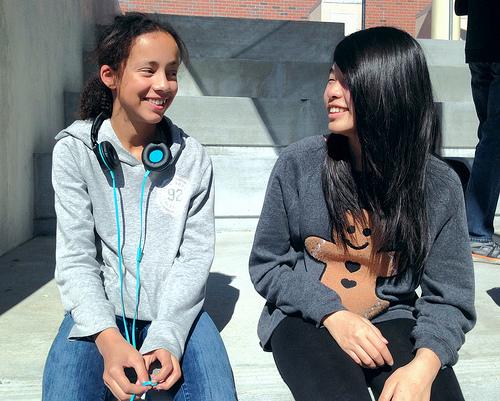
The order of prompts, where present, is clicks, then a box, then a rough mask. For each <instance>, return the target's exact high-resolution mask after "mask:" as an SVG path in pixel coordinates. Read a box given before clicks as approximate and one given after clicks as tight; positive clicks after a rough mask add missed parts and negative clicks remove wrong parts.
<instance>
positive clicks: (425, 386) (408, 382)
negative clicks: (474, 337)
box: [378, 348, 441, 401]
mask: <svg viewBox="0 0 500 401" xmlns="http://www.w3.org/2000/svg"><path fill="white" fill-rule="evenodd" d="M440 368H441V362H440V361H439V358H438V357H437V355H436V354H435V353H434V352H433V351H431V350H430V349H425V348H422V349H419V350H418V351H417V355H416V356H415V358H414V359H413V360H412V361H411V362H410V363H409V364H407V365H405V366H403V367H401V368H399V369H397V370H396V371H395V372H394V373H393V374H392V375H390V376H389V378H388V379H387V380H386V381H385V384H384V388H383V390H382V393H381V394H380V397H379V399H378V401H430V399H431V387H432V383H433V382H434V379H435V378H436V376H437V374H438V372H439V369H440Z"/></svg>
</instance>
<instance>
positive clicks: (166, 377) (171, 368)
mask: <svg viewBox="0 0 500 401" xmlns="http://www.w3.org/2000/svg"><path fill="white" fill-rule="evenodd" d="M155 361H158V362H160V364H161V369H160V372H159V373H157V374H156V375H153V377H152V378H151V380H152V381H155V382H157V383H158V385H157V386H155V389H158V390H168V389H170V387H172V386H173V385H174V384H175V383H176V382H177V380H179V379H180V377H181V366H180V364H179V361H178V360H177V358H176V357H175V356H173V355H172V354H171V353H170V352H169V351H167V350H166V349H163V348H160V349H157V350H154V351H151V352H149V353H147V354H145V355H144V362H145V364H146V369H147V370H148V371H149V367H150V366H151V364H152V363H153V362H155Z"/></svg>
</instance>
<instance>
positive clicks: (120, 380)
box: [109, 368, 148, 398]
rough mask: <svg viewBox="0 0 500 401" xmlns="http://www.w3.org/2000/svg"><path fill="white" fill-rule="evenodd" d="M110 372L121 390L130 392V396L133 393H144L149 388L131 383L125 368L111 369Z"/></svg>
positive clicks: (126, 392)
mask: <svg viewBox="0 0 500 401" xmlns="http://www.w3.org/2000/svg"><path fill="white" fill-rule="evenodd" d="M109 373H110V376H111V379H112V380H114V382H115V383H116V384H117V385H118V386H119V388H120V390H121V391H122V392H123V393H125V394H129V398H130V395H132V394H142V393H144V391H146V390H147V389H148V388H147V387H144V386H141V385H138V384H134V383H130V380H129V379H128V377H127V376H126V375H125V373H124V371H123V368H121V369H120V368H115V369H113V370H111V369H110V372H109Z"/></svg>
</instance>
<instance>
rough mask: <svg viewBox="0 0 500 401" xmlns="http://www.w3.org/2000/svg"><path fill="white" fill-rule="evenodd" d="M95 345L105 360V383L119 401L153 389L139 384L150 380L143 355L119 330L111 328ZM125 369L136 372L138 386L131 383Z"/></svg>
mask: <svg viewBox="0 0 500 401" xmlns="http://www.w3.org/2000/svg"><path fill="white" fill-rule="evenodd" d="M95 343H96V345H97V348H98V349H99V352H100V353H101V355H102V357H103V359H104V374H103V379H104V383H105V384H106V386H107V387H108V388H109V389H110V390H111V392H112V393H113V395H114V396H115V397H116V398H118V400H120V401H128V400H130V398H131V396H132V394H136V395H142V394H143V393H144V392H146V391H147V390H149V389H150V388H151V387H145V386H141V385H140V384H139V383H142V382H145V381H148V380H149V376H148V372H147V370H146V366H145V364H144V360H143V358H142V355H141V354H140V353H139V352H138V351H137V350H136V349H134V347H132V346H131V345H130V344H129V343H128V342H127V341H126V340H125V339H124V338H123V336H122V335H121V334H120V332H119V331H118V329H116V328H109V329H106V330H103V331H101V332H100V333H99V334H98V335H97V337H96V340H95ZM125 368H133V369H134V370H135V372H136V374H137V383H136V384H133V383H130V380H129V379H128V378H127V376H126V375H125V372H124V369H125Z"/></svg>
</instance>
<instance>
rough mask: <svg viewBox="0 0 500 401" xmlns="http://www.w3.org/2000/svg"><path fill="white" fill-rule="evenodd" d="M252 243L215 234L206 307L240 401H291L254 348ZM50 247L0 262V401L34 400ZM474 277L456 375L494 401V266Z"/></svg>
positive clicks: (45, 329) (45, 333) (498, 356)
mask: <svg viewBox="0 0 500 401" xmlns="http://www.w3.org/2000/svg"><path fill="white" fill-rule="evenodd" d="M252 240H253V232H252V231H239V232H238V231H237V232H234V231H231V232H221V233H218V235H217V244H216V256H215V261H214V265H213V267H212V271H211V274H210V278H209V281H208V287H207V300H206V305H205V308H206V309H207V310H208V312H209V313H210V314H211V315H212V317H213V319H214V321H215V323H216V325H217V327H218V328H219V330H221V334H222V337H223V339H224V342H225V344H226V348H227V350H228V353H229V358H230V360H231V364H232V367H233V371H234V375H235V380H236V386H237V390H238V397H239V400H240V401H293V398H292V396H291V395H290V393H289V391H288V389H287V387H286V386H285V385H284V384H283V382H282V380H281V378H280V377H279V374H278V373H277V371H276V368H275V365H274V362H273V359H272V355H271V354H270V353H266V352H263V351H262V350H261V348H260V347H259V345H258V340H257V335H256V327H257V321H258V318H259V314H260V311H261V308H262V305H263V299H262V298H261V297H260V296H259V295H258V294H257V293H256V292H255V290H254V289H253V286H252V284H251V282H250V279H249V276H248V267H247V263H248V256H249V253H250V248H251V245H252ZM54 249H55V239H54V237H36V238H34V239H32V240H30V241H28V242H26V243H25V244H23V245H21V246H19V247H18V248H16V249H14V250H12V251H10V252H8V253H7V254H5V255H3V256H0V294H1V297H0V400H8V401H18V400H22V401H39V400H40V398H41V397H40V392H41V377H42V372H43V366H44V363H45V358H46V356H47V352H48V350H49V348H50V345H51V343H52V340H53V338H54V336H55V334H56V332H57V329H58V327H59V324H60V322H61V319H62V317H63V309H62V306H61V303H60V299H59V293H58V290H57V287H56V285H55V283H54V280H53V270H54ZM475 274H476V307H477V312H478V322H477V324H476V327H475V328H474V329H473V330H472V331H471V332H470V333H469V334H468V335H467V336H466V342H465V344H464V346H463V347H462V349H461V351H460V359H459V362H458V363H457V365H456V366H455V371H456V374H457V376H458V379H459V382H460V384H461V387H462V391H463V393H464V396H465V400H466V401H498V400H499V399H500V380H499V378H500V362H499V361H500V313H499V312H500V266H499V265H488V264H483V263H475ZM156 399H157V398H155V400H156ZM158 399H159V398H158ZM311 401H314V400H311ZM450 401H452V400H450Z"/></svg>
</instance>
